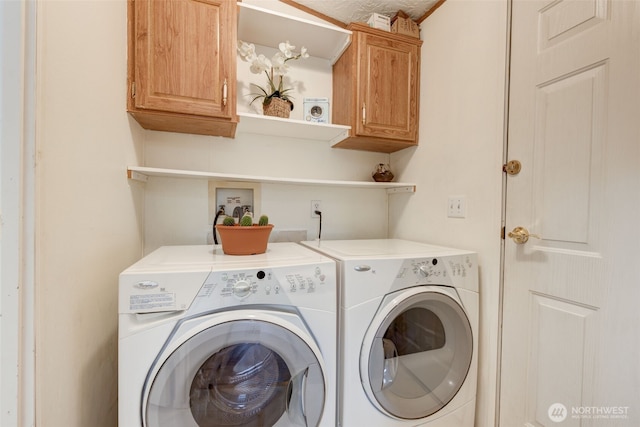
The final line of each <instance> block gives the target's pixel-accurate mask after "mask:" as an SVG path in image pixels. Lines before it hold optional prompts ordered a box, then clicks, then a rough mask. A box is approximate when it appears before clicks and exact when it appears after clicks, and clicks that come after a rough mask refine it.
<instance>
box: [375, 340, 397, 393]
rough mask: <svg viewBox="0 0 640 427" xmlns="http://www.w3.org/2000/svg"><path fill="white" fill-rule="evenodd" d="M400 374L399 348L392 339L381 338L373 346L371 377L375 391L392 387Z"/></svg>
mask: <svg viewBox="0 0 640 427" xmlns="http://www.w3.org/2000/svg"><path fill="white" fill-rule="evenodd" d="M397 374H398V349H397V348H396V345H395V344H394V343H393V341H391V340H390V339H386V338H380V339H379V341H378V342H377V343H376V342H375V341H374V345H373V346H372V347H371V353H370V356H369V379H370V380H371V387H372V389H373V390H374V392H379V391H381V390H384V389H386V388H388V387H391V385H392V384H393V382H394V381H395V379H396V375H397Z"/></svg>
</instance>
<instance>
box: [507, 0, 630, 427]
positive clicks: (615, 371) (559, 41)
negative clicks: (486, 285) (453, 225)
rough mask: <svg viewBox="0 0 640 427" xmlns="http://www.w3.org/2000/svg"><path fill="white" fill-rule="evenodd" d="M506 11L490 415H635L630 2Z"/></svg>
mask: <svg viewBox="0 0 640 427" xmlns="http://www.w3.org/2000/svg"><path fill="white" fill-rule="evenodd" d="M512 12H513V15H512V31H513V33H512V47H511V55H512V57H511V84H510V105H509V140H508V157H509V159H510V160H513V159H517V160H519V161H521V162H522V171H521V172H520V173H519V174H517V175H513V176H509V177H508V178H507V195H506V204H507V208H506V209H507V210H506V232H507V233H509V232H510V231H511V230H513V229H514V228H515V227H525V228H526V229H528V231H529V232H530V233H531V234H536V235H538V236H539V237H540V238H535V237H531V238H529V240H528V241H527V242H526V243H517V242H516V241H514V240H513V239H511V238H510V237H509V236H507V237H506V241H505V263H504V294H503V295H504V298H503V316H504V317H503V335H502V337H503V340H502V363H501V389H500V425H501V426H504V427H514V426H525V425H526V426H551V425H562V426H591V425H595V426H599V425H607V426H608V425H621V426H623V425H624V426H628V425H629V426H630V425H640V401H639V400H638V396H639V395H640V362H639V360H640V334H639V333H638V331H637V325H638V324H640V315H639V314H638V313H640V310H638V307H637V305H638V303H640V267H639V266H640V244H639V242H640V232H639V231H638V230H639V228H638V225H637V221H638V219H640V2H638V1H626V0H555V1H537V0H514V2H513V9H512Z"/></svg>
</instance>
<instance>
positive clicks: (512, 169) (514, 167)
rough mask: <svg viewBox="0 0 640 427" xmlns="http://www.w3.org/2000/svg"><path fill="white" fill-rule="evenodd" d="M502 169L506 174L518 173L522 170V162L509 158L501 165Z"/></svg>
mask: <svg viewBox="0 0 640 427" xmlns="http://www.w3.org/2000/svg"><path fill="white" fill-rule="evenodd" d="M502 170H503V171H504V172H506V173H507V174H508V175H518V174H519V173H520V171H521V170H522V163H520V162H519V161H518V160H509V161H508V162H507V164H506V165H503V166H502Z"/></svg>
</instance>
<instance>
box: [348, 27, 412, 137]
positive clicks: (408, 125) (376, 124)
mask: <svg viewBox="0 0 640 427" xmlns="http://www.w3.org/2000/svg"><path fill="white" fill-rule="evenodd" d="M357 40H358V63H359V76H358V96H357V104H356V105H357V106H358V111H359V116H358V119H357V121H356V123H355V126H356V134H357V135H358V136H375V137H381V138H388V139H397V140H405V141H413V142H415V141H416V140H417V127H418V125H417V123H418V117H417V116H418V93H419V92H418V74H419V73H418V70H419V62H418V58H419V50H418V47H417V46H416V45H414V44H410V43H403V42H401V41H398V40H394V39H389V38H386V37H380V36H376V35H372V34H367V33H360V34H358V37H357Z"/></svg>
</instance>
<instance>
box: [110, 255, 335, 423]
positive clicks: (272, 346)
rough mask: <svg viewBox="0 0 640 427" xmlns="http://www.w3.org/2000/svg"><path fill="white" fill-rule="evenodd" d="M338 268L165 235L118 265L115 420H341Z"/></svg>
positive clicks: (324, 261) (314, 259)
mask: <svg viewBox="0 0 640 427" xmlns="http://www.w3.org/2000/svg"><path fill="white" fill-rule="evenodd" d="M336 297H337V293H336V267H335V262H334V261H333V260H331V259H329V258H327V257H325V256H322V255H321V254H319V253H317V252H314V251H311V250H309V249H307V248H304V247H302V246H300V245H297V244H294V243H274V244H270V245H269V247H268V249H267V252H266V253H264V254H261V255H251V256H231V255H224V254H223V253H222V250H221V249H220V247H213V246H166V247H162V248H159V249H158V250H156V251H154V252H153V253H151V254H149V255H148V256H146V257H144V258H143V259H141V260H140V261H139V262H137V263H136V264H134V265H132V266H131V267H129V268H128V269H126V270H125V271H123V272H122V273H121V274H120V299H119V355H118V356H119V369H118V381H119V387H118V389H119V392H118V398H119V403H118V410H119V414H118V420H119V425H120V427H210V426H243V427H244V426H246V427H267V426H277V427H293V426H323V427H334V426H335V425H336V395H335V393H336V351H337V350H336V340H337V332H336V317H337V313H336V311H337V305H336Z"/></svg>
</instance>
